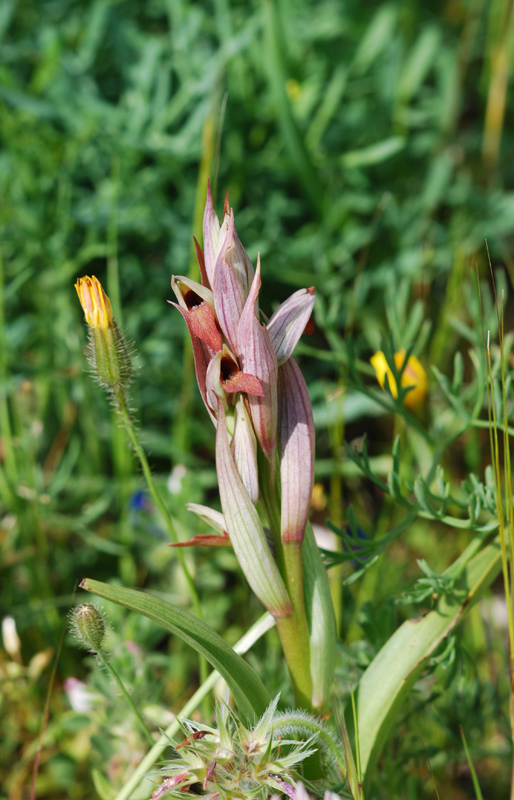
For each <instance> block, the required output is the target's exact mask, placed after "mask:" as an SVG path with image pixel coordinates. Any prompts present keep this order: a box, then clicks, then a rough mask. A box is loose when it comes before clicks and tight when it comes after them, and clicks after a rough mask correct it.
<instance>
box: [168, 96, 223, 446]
mask: <svg viewBox="0 0 514 800" xmlns="http://www.w3.org/2000/svg"><path fill="white" fill-rule="evenodd" d="M214 107H215V104H214V103H213V106H212V108H211V110H210V111H209V113H208V114H207V117H206V118H205V122H204V126H203V134H202V158H201V161H200V166H199V169H198V178H197V181H196V198H195V208H194V213H193V234H194V235H195V236H196V238H197V239H198V240H200V238H201V231H202V215H203V206H204V198H205V190H206V187H207V180H208V178H209V174H210V172H211V164H212V160H213V156H214V138H215V127H216V126H215V123H214ZM215 179H216V176H214V180H215ZM187 274H188V275H189V277H190V278H192V279H193V280H195V281H197V280H198V279H199V277H200V276H199V266H198V261H197V258H196V249H195V246H194V242H193V241H191V250H190V258H189V269H188V273H187ZM194 385H195V370H194V360H193V348H192V347H191V341H190V338H189V336H186V337H185V338H184V350H183V353H182V391H181V393H180V401H179V405H178V413H177V416H176V420H175V422H174V424H173V427H172V437H171V439H172V441H171V445H172V452H173V451H175V452H179V453H187V452H188V450H189V424H188V420H189V414H190V410H191V405H192V403H193V392H194Z"/></svg>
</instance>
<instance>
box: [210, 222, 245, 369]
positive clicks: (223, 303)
mask: <svg viewBox="0 0 514 800" xmlns="http://www.w3.org/2000/svg"><path fill="white" fill-rule="evenodd" d="M233 239H234V215H233V214H231V215H230V219H229V229H228V234H227V238H226V240H225V243H224V245H223V247H222V248H221V249H220V251H219V254H218V258H217V261H216V266H215V269H214V280H213V283H212V290H213V295H214V307H215V309H216V315H217V317H218V320H219V323H220V327H221V330H222V331H223V333H224V335H225V338H226V339H227V341H228V343H229V345H230V347H231V349H232V350H233V351H234V353H237V352H238V341H237V336H238V333H237V330H238V324H239V318H240V317H241V312H242V311H243V308H244V304H245V300H246V292H245V290H244V288H243V285H242V283H241V281H240V279H239V275H238V273H237V272H236V270H235V269H234V268H233V265H232V250H231V245H232V242H233Z"/></svg>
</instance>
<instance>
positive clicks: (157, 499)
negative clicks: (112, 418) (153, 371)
mask: <svg viewBox="0 0 514 800" xmlns="http://www.w3.org/2000/svg"><path fill="white" fill-rule="evenodd" d="M116 399H117V402H118V404H119V415H120V417H121V421H122V423H123V426H124V428H125V430H126V431H127V435H128V437H129V439H130V442H131V444H132V446H133V448H134V450H135V452H136V455H137V457H138V458H139V461H140V464H141V468H142V470H143V475H144V476H145V480H146V483H147V486H148V489H149V491H150V494H151V495H152V499H153V501H154V503H155V505H156V506H157V508H158V510H159V513H160V515H161V518H162V520H163V522H164V524H165V526H166V529H167V530H168V533H169V535H170V538H171V540H172V541H173V542H178V536H177V533H176V531H175V526H174V525H173V520H172V518H171V514H170V513H169V511H168V509H167V508H166V504H165V503H164V500H163V499H162V497H161V494H160V492H159V490H158V489H157V486H156V485H155V481H154V478H153V474H152V470H151V469H150V465H149V463H148V459H147V457H146V453H145V451H144V450H143V448H142V447H141V443H140V441H139V437H138V435H137V432H136V429H135V426H134V423H133V421H132V418H131V416H130V413H129V410H128V408H127V403H126V400H125V397H124V395H123V392H120V393H119V395H118V396H117V398H116ZM177 552H178V559H179V561H180V565H181V567H182V570H183V572H184V576H185V578H186V581H187V585H188V588H189V591H190V593H191V599H192V602H193V608H194V610H195V614H196V615H197V617H198V618H199V619H202V611H201V606H200V600H199V597H198V592H197V591H196V586H195V583H194V580H193V578H192V575H191V573H190V572H189V569H188V567H187V564H186V561H185V558H184V554H183V552H182V550H181V549H180V548H177Z"/></svg>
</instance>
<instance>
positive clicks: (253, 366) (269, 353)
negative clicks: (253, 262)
mask: <svg viewBox="0 0 514 800" xmlns="http://www.w3.org/2000/svg"><path fill="white" fill-rule="evenodd" d="M260 286H261V265H260V258H257V270H256V272H255V277H254V279H253V283H252V287H251V289H250V294H249V295H248V298H247V300H246V303H245V307H244V309H243V313H242V314H241V319H240V320H239V328H238V343H239V353H238V355H239V357H240V362H241V367H242V369H243V371H244V372H247V373H249V374H250V375H257V376H258V378H259V381H260V383H261V386H262V389H263V392H264V395H263V396H262V397H256V396H250V397H249V398H248V399H249V404H250V413H251V415H252V422H253V426H254V428H255V433H256V434H257V438H258V440H259V442H260V445H261V447H262V449H263V451H264V453H265V454H266V455H267V456H268V457H269V456H270V455H271V454H272V453H273V452H274V451H275V448H276V445H277V369H278V367H277V357H276V355H275V350H274V349H273V345H272V343H271V338H270V335H269V333H268V331H267V329H266V326H264V325H261V324H260V322H259V320H258V319H257V317H256V316H255V305H256V303H257V299H258V296H259V290H260Z"/></svg>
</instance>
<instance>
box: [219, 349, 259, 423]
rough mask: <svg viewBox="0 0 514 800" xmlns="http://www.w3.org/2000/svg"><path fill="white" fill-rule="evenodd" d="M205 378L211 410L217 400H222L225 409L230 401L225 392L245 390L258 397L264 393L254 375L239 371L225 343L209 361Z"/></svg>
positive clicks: (231, 392)
mask: <svg viewBox="0 0 514 800" xmlns="http://www.w3.org/2000/svg"><path fill="white" fill-rule="evenodd" d="M205 380H206V390H207V402H208V403H209V405H210V407H211V408H212V410H213V411H215V410H216V409H217V407H218V400H221V401H222V403H223V407H224V408H225V410H226V409H227V408H228V406H229V403H231V402H232V401H231V400H230V398H227V397H226V394H234V393H235V392H245V393H246V394H249V395H256V396H259V397H262V396H263V395H264V392H263V390H262V386H261V383H260V381H259V379H258V378H256V377H255V375H249V374H247V373H246V372H241V370H240V369H239V366H238V363H237V361H236V360H235V358H234V356H233V355H232V353H231V352H230V350H229V349H228V348H227V347H226V345H225V346H224V347H223V350H221V351H220V352H219V353H217V354H216V355H215V356H214V358H213V359H212V361H211V362H210V364H209V366H208V368H207V374H206V379H205Z"/></svg>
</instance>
